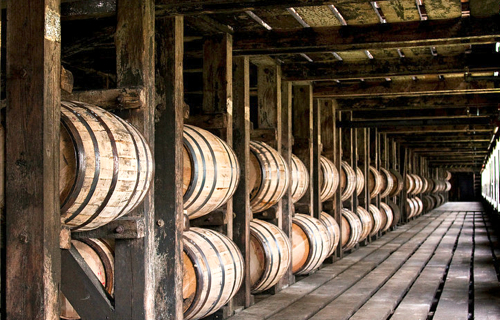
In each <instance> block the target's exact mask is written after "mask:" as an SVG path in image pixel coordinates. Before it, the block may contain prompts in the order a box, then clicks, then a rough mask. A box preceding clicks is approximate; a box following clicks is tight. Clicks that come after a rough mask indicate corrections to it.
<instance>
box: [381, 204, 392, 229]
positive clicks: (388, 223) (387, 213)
mask: <svg viewBox="0 0 500 320" xmlns="http://www.w3.org/2000/svg"><path fill="white" fill-rule="evenodd" d="M380 212H382V214H384V215H385V217H386V223H385V225H384V226H382V231H387V230H388V229H389V228H390V227H391V226H392V223H393V220H394V214H393V213H392V209H391V207H390V206H389V205H388V204H387V203H385V202H380Z"/></svg>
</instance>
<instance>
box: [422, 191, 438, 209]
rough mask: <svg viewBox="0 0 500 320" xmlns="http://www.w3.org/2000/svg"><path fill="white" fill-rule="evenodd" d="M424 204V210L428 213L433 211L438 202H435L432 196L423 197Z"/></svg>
mask: <svg viewBox="0 0 500 320" xmlns="http://www.w3.org/2000/svg"><path fill="white" fill-rule="evenodd" d="M422 202H423V204H424V210H425V211H426V212H429V211H431V210H432V209H434V207H435V206H436V200H434V198H433V197H431V196H429V195H425V196H423V197H422Z"/></svg>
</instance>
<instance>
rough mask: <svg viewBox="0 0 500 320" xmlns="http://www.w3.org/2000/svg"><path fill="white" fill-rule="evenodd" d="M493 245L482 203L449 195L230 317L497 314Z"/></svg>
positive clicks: (277, 319)
mask: <svg viewBox="0 0 500 320" xmlns="http://www.w3.org/2000/svg"><path fill="white" fill-rule="evenodd" d="M498 247H499V246H498V239H497V237H496V235H495V234H494V232H493V230H492V228H491V225H490V221H489V219H488V217H487V216H486V215H484V213H483V209H482V206H481V204H480V203H475V202H454V203H453V202H452V203H447V204H445V205H443V206H442V207H440V208H439V209H438V210H434V211H432V212H430V213H428V214H426V215H425V216H421V217H420V218H418V219H416V220H413V221H411V222H409V223H408V224H406V225H404V226H401V227H399V228H398V229H396V230H394V231H392V232H389V233H387V234H386V235H384V236H383V237H381V238H380V239H378V240H376V241H374V242H372V243H370V244H369V245H367V246H365V247H361V248H359V249H358V250H356V251H354V252H353V253H351V254H349V255H347V256H345V257H344V258H343V259H342V260H339V261H337V262H335V263H333V264H330V265H325V267H324V268H322V269H321V270H319V271H317V272H316V273H314V274H312V275H310V276H309V277H307V278H305V279H303V280H301V281H299V282H297V283H295V284H294V285H292V286H291V287H289V288H287V289H285V290H283V291H281V292H279V293H278V294H276V295H274V296H270V297H269V298H266V299H264V300H262V301H260V302H258V303H257V304H255V305H254V306H252V307H250V308H248V309H246V310H243V311H241V312H239V313H238V314H236V315H235V316H233V317H232V318H231V319H232V320H240V319H241V320H243V319H244V320H257V319H273V320H283V319H294V320H295V319H297V320H300V319H315V320H326V319H329V320H330V319H335V320H342V319H352V320H382V319H391V320H399V319H403V320H414V319H428V320H432V319H435V320H443V319H455V320H456V319H480V320H483V319H500V285H499V281H498V276H497V269H496V268H495V263H496V261H497V260H496V257H497V256H499V254H500V251H499V248H498Z"/></svg>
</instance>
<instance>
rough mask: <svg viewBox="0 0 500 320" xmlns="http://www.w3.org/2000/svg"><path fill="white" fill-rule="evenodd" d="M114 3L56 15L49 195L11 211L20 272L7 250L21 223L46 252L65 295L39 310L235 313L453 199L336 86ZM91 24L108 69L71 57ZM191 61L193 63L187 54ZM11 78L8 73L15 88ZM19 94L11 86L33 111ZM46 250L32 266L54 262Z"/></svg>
mask: <svg viewBox="0 0 500 320" xmlns="http://www.w3.org/2000/svg"><path fill="white" fill-rule="evenodd" d="M119 2H120V4H121V6H119V9H118V11H117V13H116V16H113V17H112V18H111V19H109V20H106V19H105V20H104V21H99V22H98V24H99V27H100V30H99V31H97V30H84V28H82V30H80V28H81V27H82V26H84V25H83V24H79V23H78V22H74V21H71V20H68V21H66V23H63V24H62V28H63V33H64V32H65V29H64V28H65V27H67V28H68V29H71V30H80V31H79V33H78V34H76V35H73V36H68V40H67V42H65V41H63V43H62V47H63V49H62V53H63V59H62V60H61V57H57V58H55V60H54V59H53V57H52V58H51V59H48V58H46V59H47V61H51V63H50V65H54V64H55V63H56V62H57V65H58V68H57V70H56V71H58V72H57V74H58V76H54V77H55V78H54V79H57V81H56V80H53V79H52V80H51V81H49V80H43V82H42V83H41V88H42V89H46V88H52V90H55V91H54V93H53V94H52V95H51V97H52V99H49V100H50V101H48V100H47V101H43V104H42V105H41V106H40V109H41V110H45V112H46V113H49V114H51V115H52V116H53V119H52V118H50V122H48V123H45V122H44V125H45V127H43V128H42V129H40V130H41V131H33V132H30V133H29V134H30V137H33V136H35V135H36V134H39V135H40V136H42V137H43V139H48V140H43V142H44V144H43V145H44V146H45V145H47V146H53V148H47V150H49V151H44V150H39V153H38V154H37V155H36V157H43V159H44V160H46V161H44V162H42V163H41V164H39V166H40V167H39V168H38V169H39V170H38V171H37V172H42V173H45V175H43V174H41V175H39V176H38V178H39V179H41V180H40V181H42V182H44V183H42V184H40V183H38V180H36V179H34V181H35V180H36V181H35V182H36V183H37V184H36V188H38V190H40V189H42V190H44V192H47V195H46V197H44V199H34V200H33V201H35V200H36V201H38V202H37V203H39V204H41V206H42V207H43V208H45V209H44V211H43V214H40V215H39V216H40V217H39V218H37V219H41V220H32V218H31V217H30V219H29V220H27V221H30V223H29V225H28V226H25V225H26V223H24V225H23V226H22V228H21V227H19V226H20V225H21V223H22V222H21V221H22V219H23V218H26V216H27V215H28V213H29V212H28V211H27V212H25V213H24V214H23V213H17V212H14V211H9V210H7V214H6V219H7V228H12V229H11V230H10V231H9V232H8V233H7V236H6V246H7V248H13V249H12V250H11V251H9V250H8V252H9V253H8V254H9V255H8V257H9V258H11V260H10V261H12V262H9V263H8V265H7V266H6V268H7V270H9V271H8V275H7V279H9V281H10V280H11V279H15V278H16V277H19V275H18V274H16V273H15V272H16V270H18V269H19V268H18V267H19V266H18V265H16V263H15V261H13V260H15V259H13V258H15V257H17V256H19V255H21V256H24V255H27V256H28V254H26V252H24V253H23V252H21V251H22V250H27V251H29V252H31V253H33V251H34V250H35V249H33V247H29V248H28V249H22V248H19V247H18V246H17V243H18V242H19V239H21V242H23V243H24V242H26V243H29V244H31V243H32V242H36V243H38V244H39V247H36V248H37V249H38V250H39V251H40V252H48V251H50V252H53V255H50V257H51V259H49V260H50V263H49V265H50V267H51V268H53V270H54V272H55V273H57V275H56V276H54V277H53V279H52V278H50V277H49V278H50V283H51V284H57V285H56V286H54V288H59V284H60V287H61V292H59V290H58V289H57V290H56V289H50V290H52V293H53V294H52V295H45V296H44V297H45V298H44V299H50V298H51V297H52V298H53V299H56V300H57V301H58V302H57V303H54V304H53V306H52V307H51V308H52V309H53V310H52V309H51V308H48V311H46V312H53V313H54V314H57V315H58V316H60V317H61V318H63V319H80V318H81V319H98V318H106V317H109V319H153V318H157V319H186V320H187V319H202V318H209V317H210V316H212V317H218V318H219V319H220V318H227V317H229V316H231V315H232V314H234V313H235V310H239V309H241V308H246V307H249V306H250V305H252V304H253V303H254V302H255V299H261V298H262V297H265V296H266V295H267V294H274V293H276V292H279V291H280V290H283V289H284V288H286V287H288V286H290V285H292V284H293V283H295V282H296V281H299V280H300V279H301V278H302V277H305V276H307V275H309V274H312V273H314V272H315V271H317V270H318V269H319V268H321V267H322V265H324V264H326V263H332V262H334V261H336V260H339V259H342V258H343V257H344V256H345V255H347V254H350V253H352V252H354V251H355V250H356V249H358V248H359V247H360V246H364V245H367V244H369V243H370V242H372V241H374V240H376V239H378V238H379V237H382V236H383V235H384V234H385V233H387V232H390V231H392V230H394V229H395V228H397V226H398V225H401V224H404V223H407V222H408V221H410V220H412V219H416V218H418V217H419V216H420V215H423V214H426V213H428V212H430V211H431V210H433V209H436V208H438V207H440V206H441V205H443V204H444V203H445V202H446V201H447V192H448V191H449V190H450V188H451V184H450V183H449V179H450V177H451V174H450V173H449V172H447V171H444V170H442V169H440V168H431V167H429V166H428V163H427V162H426V160H425V159H424V158H422V157H419V156H418V154H413V153H412V151H411V150H409V149H408V148H406V147H404V146H403V145H401V144H400V143H398V141H397V139H396V137H395V136H391V135H390V134H387V133H385V132H384V131H381V130H380V131H379V130H378V128H376V127H358V126H356V125H355V121H356V119H354V118H352V113H351V112H349V111H346V110H344V109H343V108H342V105H338V104H337V102H336V101H335V100H332V99H315V98H314V97H313V90H312V88H313V86H312V83H310V82H307V83H304V82H291V81H285V80H283V79H282V76H281V67H280V63H279V61H277V60H275V59H273V58H271V57H252V58H250V57H248V56H234V57H233V51H232V49H231V48H232V37H231V36H230V34H220V33H219V32H217V33H216V34H215V35H214V36H213V37H204V38H203V39H201V40H202V41H200V39H196V41H192V43H189V45H187V44H186V51H184V45H185V42H189V39H186V37H184V34H183V32H184V28H185V26H186V24H185V22H184V19H183V17H182V16H178V17H174V18H164V19H159V20H156V27H155V26H154V24H155V17H154V3H153V5H152V6H153V7H149V6H148V5H144V3H143V2H141V1H138V0H127V1H119ZM155 28H156V33H155ZM42 29H43V28H42ZM85 32H87V33H85ZM92 32H93V33H92ZM96 32H97V33H99V35H100V37H103V38H106V39H108V38H110V39H112V40H113V41H112V43H111V44H108V46H106V50H107V52H108V53H109V50H110V48H112V50H111V51H113V58H112V59H110V60H109V61H112V62H113V64H114V67H113V68H111V69H112V71H109V70H107V72H103V71H102V70H99V68H101V69H103V68H104V69H106V68H107V67H106V68H105V67H103V66H102V65H101V64H105V63H103V62H102V61H100V63H101V64H99V63H96V65H95V67H96V70H90V69H89V68H84V67H81V68H78V67H77V65H76V64H77V62H78V61H79V60H78V59H77V57H76V56H75V55H73V53H72V51H71V50H74V49H75V43H76V42H78V43H80V44H81V43H86V42H85V41H83V40H82V39H87V40H89V39H92V37H91V36H89V34H94V35H95V33H96ZM78 36H79V37H80V38H79V39H76V38H78ZM155 36H156V39H155ZM41 37H43V35H42V36H41ZM85 37H87V38H85ZM73 38H74V39H73ZM40 39H42V38H40ZM108 40H109V39H108ZM81 45H82V46H83V44H81ZM194 47H197V50H198V51H197V52H198V55H195V54H192V52H191V51H190V50H192V51H195V49H193V48H194ZM101 48H102V47H101ZM86 49H87V50H88V51H96V52H97V53H99V50H100V49H96V48H94V47H92V45H90V44H88V47H87V48H86ZM59 50H60V48H59ZM96 56H99V54H94V55H93V56H92V57H91V58H92V59H96ZM9 57H10V58H11V59H12V54H11V55H10V56H9V55H8V58H9ZM91 58H89V59H91ZM186 60H187V61H191V60H192V61H191V62H192V64H193V65H196V66H198V67H199V68H196V70H190V69H189V68H190V66H188V65H186V66H184V65H183V63H184V61H186ZM8 61H9V60H8ZM44 61H45V60H44ZM54 61H56V62H54ZM61 61H62V62H63V66H64V68H63V69H64V70H63V74H66V75H68V74H71V72H72V71H73V72H74V79H73V75H71V76H68V78H70V79H72V80H74V82H73V81H72V80H71V81H70V80H67V78H64V79H66V80H67V81H68V83H69V84H70V85H69V86H59V83H60V81H59V80H60V79H59V78H60V74H61V72H59V71H60V70H59V65H60V64H61ZM109 61H108V60H106V63H109ZM45 62H46V61H45ZM94 62H95V61H94ZM153 62H154V63H153ZM47 64H48V63H45V64H42V66H46V65H47ZM51 72H52V71H51ZM111 73H112V76H109V74H111ZM103 78H106V79H107V81H104V80H103ZM96 79H100V80H99V81H97V80H96ZM54 82H55V83H57V86H55V87H54V84H53V83H54ZM68 83H65V84H68ZM193 83H195V85H193ZM184 85H186V88H185V87H184ZM193 86H195V87H196V88H198V90H193V89H192V87H193ZM60 87H62V88H63V89H64V90H63V92H62V93H61V92H60V90H61V89H60ZM15 88H16V84H14V83H13V84H11V83H7V91H8V92H14V91H15ZM56 88H57V89H56ZM200 91H201V94H200ZM42 92H43V93H44V95H43V96H47V94H46V92H47V91H42ZM61 96H62V97H61ZM47 99H48V98H47ZM18 100H19V101H21V99H18ZM52 100H54V101H52ZM19 101H16V100H15V96H12V98H11V99H10V100H9V101H8V103H10V104H11V107H12V108H13V109H14V107H16V108H17V107H19V109H20V110H29V109H26V108H27V107H26V106H25V105H26V102H25V101H24V100H23V103H20V102H19ZM33 103H35V102H33ZM38 105H40V102H38V104H37V106H38ZM23 108H24V109H23ZM21 115H22V114H21ZM39 116H40V117H41V115H39ZM15 117H20V115H19V114H15V113H13V114H12V115H8V116H7V120H10V121H12V123H14V122H15V121H16V119H15ZM45 117H48V116H47V115H45ZM43 119H46V118H43ZM7 123H8V124H7V129H8V130H9V129H10V127H9V123H10V122H7ZM24 127H25V126H23V128H24ZM48 128H50V129H48ZM52 131H55V132H56V133H53V132H52ZM47 132H49V133H50V134H49V133H47ZM20 133H22V130H18V131H15V130H11V131H9V134H8V137H7V147H6V150H7V151H6V152H5V153H3V154H2V156H3V157H4V158H6V159H2V163H3V162H4V160H5V161H6V162H5V163H6V165H7V172H14V173H9V177H8V178H7V187H9V186H15V185H16V184H15V183H14V181H21V182H23V181H24V182H26V181H27V179H28V180H29V179H31V178H32V177H31V176H30V177H27V178H26V175H27V174H26V172H25V171H23V172H21V173H19V174H16V172H18V170H17V169H16V170H14V169H13V168H19V167H22V166H23V163H24V162H23V161H24V160H19V159H18V155H15V154H14V153H11V155H10V156H9V150H14V149H15V146H16V143H19V141H18V139H17V138H16V135H19V134H20ZM0 134H1V137H3V131H0ZM32 135H33V136H32ZM28 138H29V137H28ZM28 138H26V137H25V136H23V138H22V139H24V140H23V141H30V140H28ZM0 140H2V142H3V139H0ZM36 141H39V140H36ZM36 141H34V143H36ZM23 145H24V144H23ZM41 149H43V148H41ZM16 150H17V149H16ZM496 152H497V154H498V150H497V151H496ZM36 157H35V158H36ZM496 161H498V157H494V160H493V162H494V163H495V164H496V165H498V163H496ZM37 163H38V162H37ZM49 167H50V170H52V171H53V172H52V173H53V174H52V176H54V177H56V178H54V179H52V180H51V179H50V178H48V176H51V175H50V174H49V173H47V172H48V171H47V170H49V169H47V168H49ZM488 168H490V167H488ZM491 168H492V169H491V170H494V169H493V167H491ZM9 169H12V171H9ZM35 169H36V168H35ZM33 170H34V169H33ZM44 170H45V171H44ZM0 171H1V172H3V170H0ZM21 171H22V170H21ZM485 172H486V171H485ZM493 175H494V177H498V171H494V173H493ZM493 175H492V173H491V172H490V171H488V173H487V176H486V178H489V179H491V178H492V177H493ZM28 176H29V175H28ZM483 181H486V180H483ZM495 181H496V180H495ZM494 185H495V187H496V186H497V185H498V184H496V183H495V184H494ZM490 186H493V184H491V183H490V180H488V181H487V182H483V191H484V194H485V197H487V199H489V198H491V199H494V200H495V201H497V202H498V197H496V196H497V195H498V190H491V188H490V189H488V188H489V187H490ZM21 189H22V188H21ZM52 189H54V190H52ZM1 193H2V206H3V191H2V192H1ZM17 193H19V195H17ZM28 194H29V192H28ZM7 195H8V196H9V197H10V198H9V199H13V200H9V201H13V202H15V201H17V202H18V203H17V205H18V206H20V207H22V205H20V204H19V203H21V204H22V203H26V201H27V200H23V198H22V197H26V192H24V191H23V192H19V188H17V189H16V188H12V189H10V190H9V191H8V192H7ZM488 197H489V198H488ZM23 201H24V202H23ZM44 201H45V202H44ZM33 203H35V202H33ZM47 203H49V204H47ZM11 204H12V203H11ZM37 217H38V216H37ZM47 226H50V227H47ZM16 228H18V229H16ZM27 228H33V229H27ZM43 228H51V231H50V232H49V231H46V230H45V229H43ZM15 230H22V231H21V232H17V231H15ZM14 231H15V232H14ZM48 233H50V237H49V236H48V235H47V234H48ZM28 235H29V236H28ZM23 239H24V240H23ZM28 239H29V240H28ZM47 239H49V240H47ZM25 240H26V241H25ZM40 244H43V245H40ZM16 246H17V247H16ZM14 247H16V248H14ZM23 248H24V247H23ZM59 249H62V250H59ZM30 250H31V251H30ZM44 250H45V251H44ZM47 250H48V251H47ZM43 254H46V255H47V253H43ZM42 257H46V256H42ZM40 260H41V261H42V263H43V265H42V264H37V263H38V261H35V262H36V263H35V262H33V264H29V263H27V265H30V267H31V268H37V265H38V268H42V269H43V268H47V266H48V264H47V263H48V262H47V261H48V260H45V261H44V259H40ZM58 278H60V279H61V280H60V282H59V280H57V279H58ZM46 279H47V278H45V280H44V281H49V280H46ZM9 283H10V282H9ZM20 287H21V286H20ZM8 290H11V291H10V292H7V295H9V296H12V297H17V296H18V295H15V294H14V293H15V292H14V291H15V290H16V289H15V288H13V287H12V286H9V289H8ZM47 297H48V298H47ZM42 301H43V299H42ZM46 304H48V302H46ZM7 305H8V308H14V306H13V302H12V301H8V303H7ZM9 310H11V309H9ZM51 310H52V311H51ZM23 312H24V311H23ZM46 317H47V318H51V317H50V316H48V315H46ZM24 318H25V319H34V318H33V317H31V316H30V315H26V316H25V317H24Z"/></svg>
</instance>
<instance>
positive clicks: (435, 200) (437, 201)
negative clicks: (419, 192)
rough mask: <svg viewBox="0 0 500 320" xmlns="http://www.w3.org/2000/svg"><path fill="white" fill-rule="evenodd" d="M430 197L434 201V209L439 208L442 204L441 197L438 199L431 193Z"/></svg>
mask: <svg viewBox="0 0 500 320" xmlns="http://www.w3.org/2000/svg"><path fill="white" fill-rule="evenodd" d="M431 197H432V198H433V199H434V203H435V205H434V209H436V208H438V207H440V206H441V205H442V204H443V203H442V199H441V197H439V196H438V195H437V194H435V193H433V194H431Z"/></svg>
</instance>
